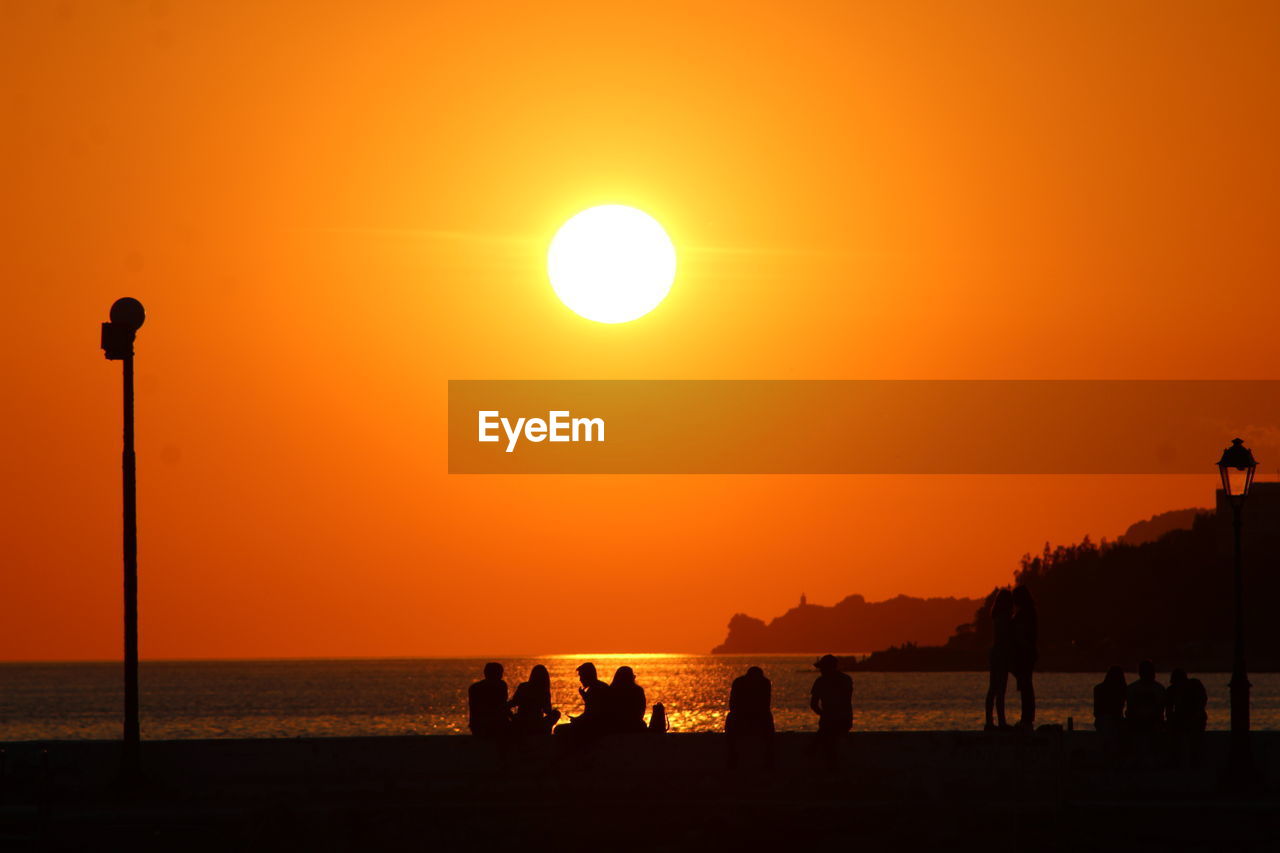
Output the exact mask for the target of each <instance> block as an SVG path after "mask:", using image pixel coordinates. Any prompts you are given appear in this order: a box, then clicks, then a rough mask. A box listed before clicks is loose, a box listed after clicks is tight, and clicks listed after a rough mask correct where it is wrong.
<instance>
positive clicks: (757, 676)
mask: <svg viewBox="0 0 1280 853" xmlns="http://www.w3.org/2000/svg"><path fill="white" fill-rule="evenodd" d="M724 731H725V740H726V741H727V742H728V746H729V768H730V769H733V768H735V767H737V766H738V757H739V755H738V753H739V750H740V748H741V742H742V739H743V738H749V737H750V738H761V739H762V740H763V741H764V744H765V766H766V767H770V768H771V767H773V733H774V726H773V684H772V682H770V681H769V679H768V678H766V677H765V674H764V670H763V669H761V668H760V667H758V666H753V667H749V668H748V669H747V674H746V675H740V676H738V677H737V678H735V679H734V680H733V685H732V686H731V687H730V688H729V716H728V717H726V718H725V721H724Z"/></svg>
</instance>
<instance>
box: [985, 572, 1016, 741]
mask: <svg viewBox="0 0 1280 853" xmlns="http://www.w3.org/2000/svg"><path fill="white" fill-rule="evenodd" d="M991 636H992V642H991V651H990V652H989V653H988V655H987V663H988V666H989V668H990V671H989V673H988V677H987V723H986V725H985V726H984V729H985V730H986V731H994V730H995V729H996V728H999V729H1000V730H1004V729H1007V728H1009V724H1008V723H1007V722H1006V721H1005V718H1004V694H1005V690H1007V689H1008V687H1009V670H1011V669H1013V593H1012V592H1010V591H1009V590H1007V589H1002V590H1000V591H999V592H997V593H996V598H995V601H993V602H992V603H991ZM993 707H994V709H995V712H996V719H998V720H999V721H1000V723H999V726H998V727H997V725H996V723H995V722H994V721H993V720H992V719H991V711H992V708H993Z"/></svg>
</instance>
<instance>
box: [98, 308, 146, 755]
mask: <svg viewBox="0 0 1280 853" xmlns="http://www.w3.org/2000/svg"><path fill="white" fill-rule="evenodd" d="M146 318H147V315H146V312H145V311H143V310H142V303H141V302H139V301H138V300H136V299H133V298H130V297H128V296H126V297H125V298H123V299H117V300H116V301H115V304H113V305H112V306H111V322H109V323H103V324H102V349H103V351H104V352H105V353H106V356H107V358H108V359H110V360H112V361H121V362H124V453H123V454H122V456H121V460H120V461H121V468H122V471H123V475H124V476H123V480H124V755H123V770H124V775H125V776H126V777H127V778H133V777H136V776H137V775H138V773H139V771H140V769H141V762H140V760H139V754H138V753H139V749H140V743H141V734H140V730H139V725H138V515H137V460H136V458H135V457H134V453H133V339H134V336H135V335H136V334H137V332H138V329H139V328H140V327H141V326H142V323H143V321H144V320H146Z"/></svg>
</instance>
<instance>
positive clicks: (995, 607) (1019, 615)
mask: <svg viewBox="0 0 1280 853" xmlns="http://www.w3.org/2000/svg"><path fill="white" fill-rule="evenodd" d="M991 628H992V637H993V641H992V644H991V654H990V656H989V662H990V667H991V672H990V678H989V680H988V683H987V724H986V726H985V729H986V731H1006V730H1008V729H1010V728H1013V727H1012V726H1010V725H1009V724H1008V723H1007V722H1005V718H1004V693H1005V689H1006V688H1007V687H1008V685H1009V674H1010V673H1013V678H1014V682H1015V683H1016V685H1017V688H1018V692H1019V693H1021V694H1022V718H1021V719H1020V720H1018V725H1017V728H1019V729H1025V730H1027V731H1030V730H1032V729H1034V728H1035V723H1036V689H1035V685H1034V683H1033V681H1032V673H1033V671H1034V670H1035V666H1036V639H1037V633H1038V624H1037V616H1036V603H1035V600H1034V599H1032V597H1031V591H1030V590H1029V589H1027V588H1026V587H1025V586H1016V587H1014V588H1013V591H1012V592H1010V591H1009V590H1008V589H1002V590H1000V591H999V592H997V593H996V598H995V601H994V602H993V603H992V604H991ZM993 706H994V709H995V712H996V719H997V720H998V722H995V721H993V720H992V718H991V711H992V708H993Z"/></svg>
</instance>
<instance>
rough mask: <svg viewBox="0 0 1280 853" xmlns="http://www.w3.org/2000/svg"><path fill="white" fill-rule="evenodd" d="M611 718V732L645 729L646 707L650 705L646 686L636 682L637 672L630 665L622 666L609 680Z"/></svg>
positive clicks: (609, 712) (609, 727) (640, 730)
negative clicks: (646, 698) (645, 694)
mask: <svg viewBox="0 0 1280 853" xmlns="http://www.w3.org/2000/svg"><path fill="white" fill-rule="evenodd" d="M607 707H608V714H609V720H608V723H607V728H608V730H609V731H611V732H642V731H644V730H645V725H644V709H645V708H646V707H648V705H647V703H646V702H645V698H644V688H643V687H641V686H640V685H639V684H636V674H635V672H633V671H632V669H631V667H629V666H620V667H618V669H617V671H616V672H614V674H613V681H611V682H609V701H608V705H607Z"/></svg>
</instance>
